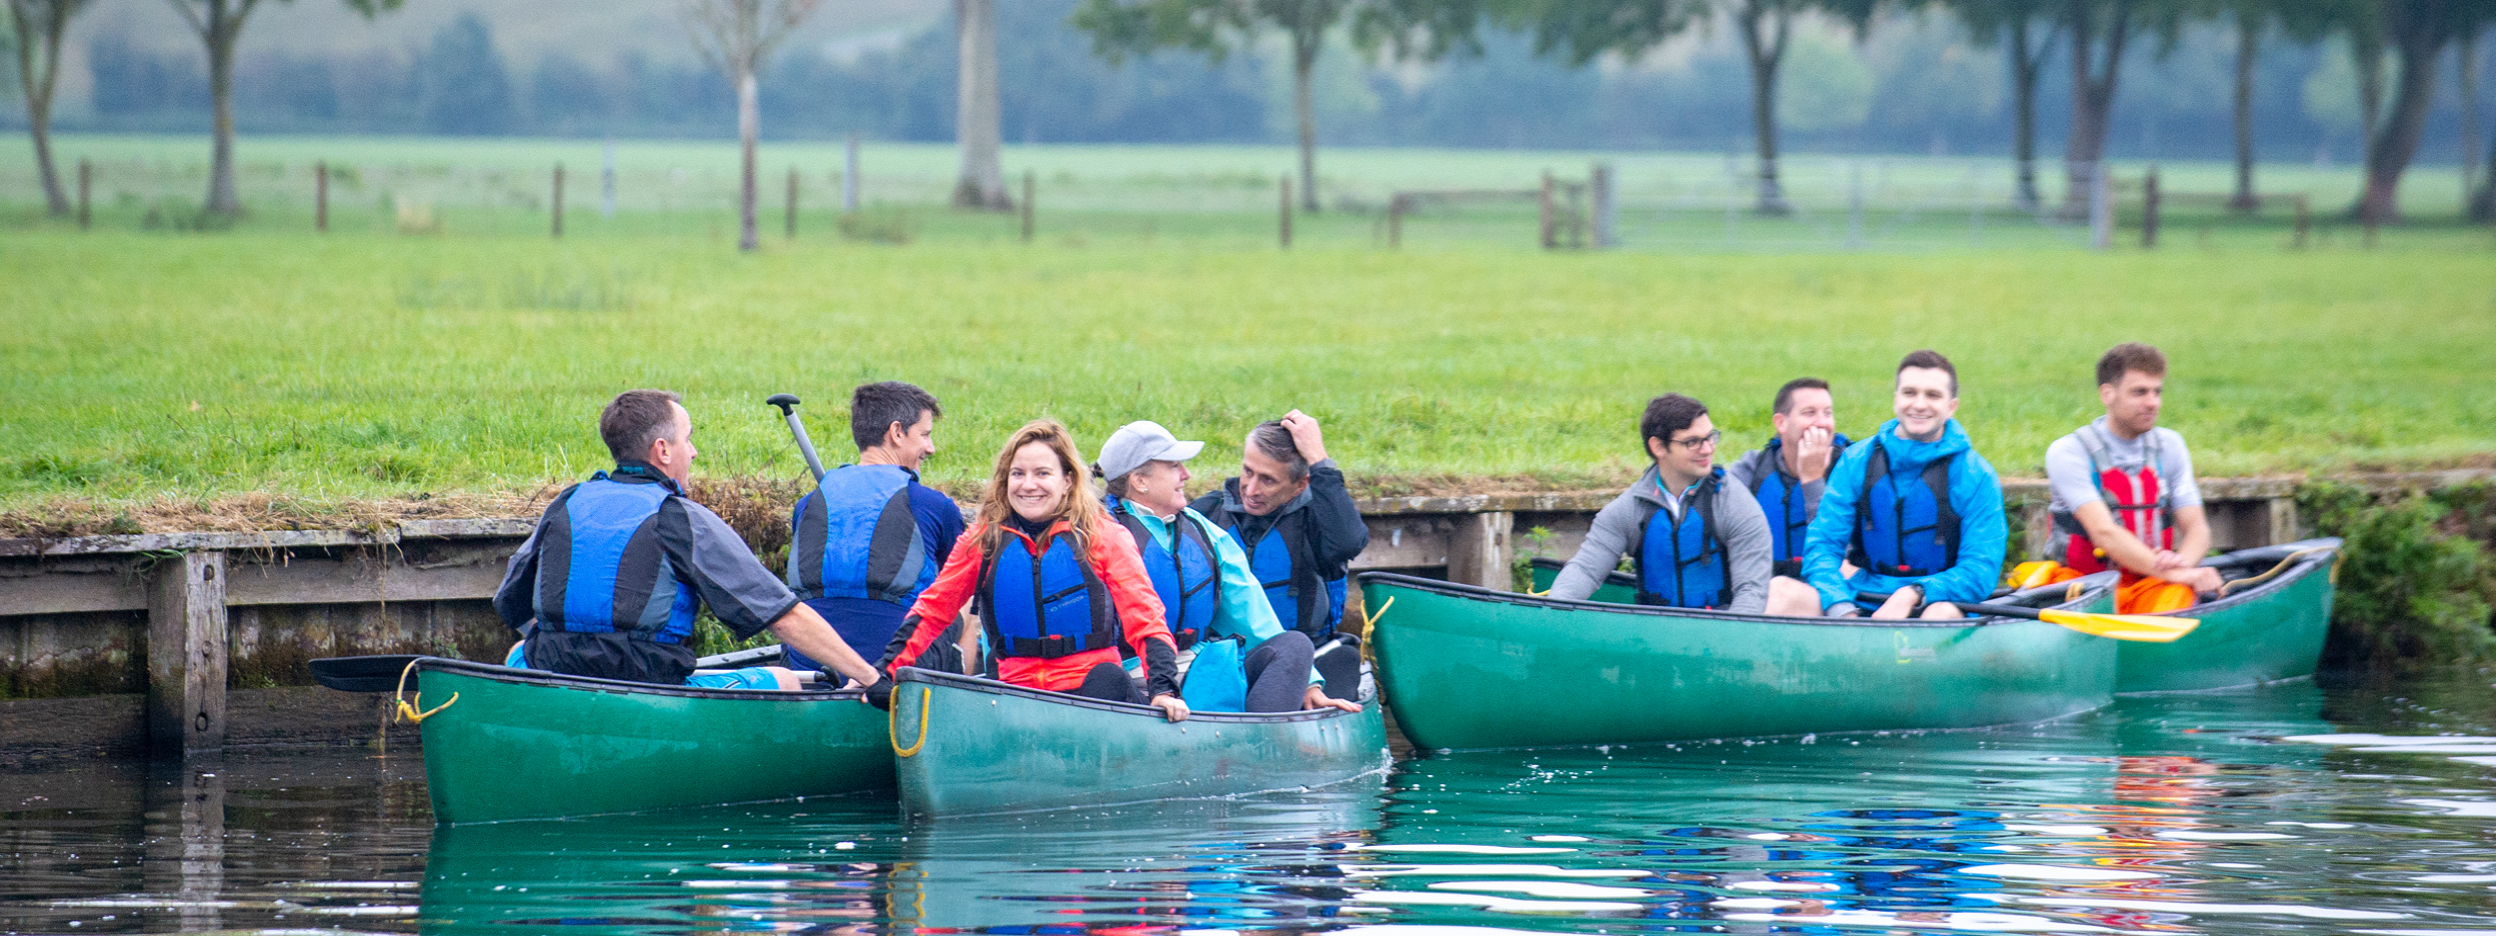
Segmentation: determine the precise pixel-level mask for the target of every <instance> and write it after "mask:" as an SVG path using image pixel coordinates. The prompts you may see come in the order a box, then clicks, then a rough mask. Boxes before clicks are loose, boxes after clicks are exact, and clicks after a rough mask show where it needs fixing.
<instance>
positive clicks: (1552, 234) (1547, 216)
mask: <svg viewBox="0 0 2496 936" xmlns="http://www.w3.org/2000/svg"><path fill="white" fill-rule="evenodd" d="M1551 186H1552V178H1551V170H1549V169H1545V170H1543V249H1544V250H1550V249H1551V248H1552V246H1553V245H1554V241H1555V239H1556V238H1557V237H1558V236H1559V232H1558V231H1557V230H1554V225H1553V220H1552V216H1551V209H1552V204H1551Z"/></svg>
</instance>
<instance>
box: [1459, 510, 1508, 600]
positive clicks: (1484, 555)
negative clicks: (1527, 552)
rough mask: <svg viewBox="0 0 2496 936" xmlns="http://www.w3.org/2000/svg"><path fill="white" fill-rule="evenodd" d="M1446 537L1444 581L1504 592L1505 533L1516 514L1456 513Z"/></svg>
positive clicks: (1506, 543) (1506, 557)
mask: <svg viewBox="0 0 2496 936" xmlns="http://www.w3.org/2000/svg"><path fill="white" fill-rule="evenodd" d="M1455 520H1456V529H1455V530H1453V531H1452V532H1451V534H1450V535H1449V536H1448V538H1447V580H1448V581H1451V582H1463V583H1465V584H1467V585H1480V586H1482V587H1484V588H1491V589H1497V590H1499V591H1508V590H1510V588H1511V587H1513V585H1514V582H1513V580H1512V579H1510V577H1509V573H1508V558H1509V534H1510V532H1512V531H1513V530H1514V528H1515V527H1516V515H1515V514H1512V513H1509V512H1507V511H1505V510H1494V511H1489V512H1485V513H1477V514H1459V515H1457V516H1456V518H1455Z"/></svg>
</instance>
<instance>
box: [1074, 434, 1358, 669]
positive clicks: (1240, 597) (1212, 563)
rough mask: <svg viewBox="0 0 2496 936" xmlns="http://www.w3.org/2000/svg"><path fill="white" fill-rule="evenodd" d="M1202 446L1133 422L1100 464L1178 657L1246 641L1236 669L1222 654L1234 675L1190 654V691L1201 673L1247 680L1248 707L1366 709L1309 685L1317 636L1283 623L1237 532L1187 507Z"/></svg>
mask: <svg viewBox="0 0 2496 936" xmlns="http://www.w3.org/2000/svg"><path fill="white" fill-rule="evenodd" d="M1204 447H1205V444H1204V443H1202V442H1182V441H1179V439H1178V438H1177V437H1175V436H1172V435H1171V434H1170V430H1168V429H1164V428H1162V426H1161V424H1160V423H1157V422H1152V421H1150V420H1145V421H1141V422H1132V423H1128V424H1126V425H1124V426H1121V427H1119V428H1118V431H1117V432H1115V433H1112V434H1111V435H1110V437H1109V441H1107V442H1104V443H1102V444H1101V458H1100V460H1099V461H1097V462H1094V463H1093V465H1092V470H1093V472H1094V473H1095V474H1098V475H1099V476H1100V477H1101V479H1102V481H1103V482H1104V483H1105V484H1107V485H1108V487H1109V497H1108V499H1107V501H1106V502H1105V504H1104V506H1106V507H1107V508H1108V509H1109V515H1110V517H1111V518H1112V519H1114V520H1117V521H1118V523H1119V524H1120V525H1122V526H1125V527H1126V528H1127V532H1128V533H1129V534H1130V535H1132V536H1134V537H1135V546H1136V549H1137V550H1138V551H1139V552H1140V553H1141V554H1142V555H1143V558H1144V568H1145V571H1147V572H1148V573H1150V574H1151V576H1152V585H1153V591H1154V593H1155V594H1157V595H1159V596H1160V597H1161V607H1162V612H1163V613H1162V620H1163V622H1164V623H1165V624H1167V625H1169V627H1170V632H1171V634H1172V636H1174V637H1175V638H1176V639H1177V641H1178V648H1179V653H1180V654H1181V655H1182V656H1183V657H1184V656H1192V655H1194V653H1195V646H1196V645H1197V644H1198V643H1199V642H1202V641H1214V640H1225V639H1229V640H1237V641H1239V642H1240V643H1239V648H1238V652H1239V653H1241V654H1244V656H1241V657H1238V658H1237V659H1238V660H1239V661H1240V662H1239V664H1238V665H1236V666H1231V665H1229V661H1230V660H1231V659H1233V657H1231V656H1230V655H1228V654H1227V653H1226V654H1222V655H1220V658H1221V659H1222V660H1223V661H1224V663H1225V666H1226V668H1227V669H1228V670H1230V671H1226V672H1223V673H1210V672H1203V671H1201V670H1202V667H1204V666H1206V665H1208V664H1207V660H1208V659H1210V658H1209V657H1199V658H1197V659H1195V661H1194V662H1193V663H1192V664H1191V663H1187V662H1186V661H1185V660H1182V665H1183V666H1185V667H1186V668H1187V674H1188V683H1187V684H1186V685H1185V686H1184V687H1183V688H1184V691H1183V694H1184V695H1186V696H1187V697H1188V698H1202V697H1201V696H1198V695H1196V693H1198V692H1199V691H1200V690H1201V688H1202V687H1200V686H1198V685H1197V684H1196V681H1197V680H1199V679H1207V680H1226V681H1228V682H1229V683H1230V684H1231V685H1232V686H1233V687H1237V686H1239V685H1243V683H1241V682H1240V680H1242V679H1244V680H1245V683H1244V685H1245V686H1246V687H1247V703H1246V709H1245V711H1250V712H1287V711H1291V710H1294V709H1302V708H1324V707H1330V706H1331V707H1334V708H1340V709H1343V710H1345V711H1350V712H1357V711H1360V710H1361V707H1360V704H1359V703H1356V702H1347V701H1343V700H1340V699H1330V698H1328V697H1327V696H1326V691H1325V690H1324V689H1323V688H1320V687H1319V686H1316V685H1311V684H1310V683H1311V681H1312V680H1314V679H1316V677H1315V675H1314V674H1313V671H1312V670H1311V669H1310V661H1311V658H1312V657H1314V656H1315V655H1316V652H1317V648H1316V646H1315V645H1313V644H1311V643H1310V642H1309V635H1307V634H1305V633H1302V632H1300V631H1296V630H1284V629H1283V627H1282V624H1280V623H1279V622H1277V621H1276V620H1275V617H1274V608H1273V605H1272V604H1271V603H1270V602H1268V601H1266V599H1265V592H1264V591H1263V590H1262V589H1260V588H1259V587H1258V583H1257V575H1256V573H1255V572H1254V571H1253V570H1251V569H1249V567H1248V553H1247V552H1246V551H1245V550H1242V549H1240V548H1239V542H1238V541H1237V540H1234V539H1232V538H1231V534H1230V533H1228V532H1225V531H1224V530H1223V529H1222V528H1220V527H1217V526H1214V525H1213V522H1212V521H1210V520H1207V519H1205V516H1204V515H1203V514H1200V513H1197V512H1196V511H1195V510H1194V509H1193V508H1190V507H1189V506H1187V481H1188V478H1189V477H1190V475H1189V474H1188V472H1187V460H1188V459H1191V458H1194V457H1196V453H1197V452H1199V451H1202V450H1203V449H1204ZM1234 691H1236V690H1235V689H1234Z"/></svg>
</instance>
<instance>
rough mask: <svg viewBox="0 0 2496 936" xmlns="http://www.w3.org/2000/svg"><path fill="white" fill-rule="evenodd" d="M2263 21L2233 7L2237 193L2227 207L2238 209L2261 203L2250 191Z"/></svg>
mask: <svg viewBox="0 0 2496 936" xmlns="http://www.w3.org/2000/svg"><path fill="white" fill-rule="evenodd" d="M2262 25H2263V24H2262V21H2261V19H2260V18H2259V17H2256V16H2255V15H2254V14H2253V13H2252V12H2250V11H2248V10H2241V9H2240V10H2237V11H2236V195H2235V197H2233V198H2230V199H2228V200H2227V207H2228V209H2229V210H2232V211H2236V212H2239V213H2250V212H2252V211H2254V210H2256V209H2259V208H2261V207H2262V199H2261V198H2260V197H2259V196H2257V195H2255V194H2254V193H2253V61H2254V58H2255V57H2256V56H2258V55H2259V54H2260V53H2261V50H2262Z"/></svg>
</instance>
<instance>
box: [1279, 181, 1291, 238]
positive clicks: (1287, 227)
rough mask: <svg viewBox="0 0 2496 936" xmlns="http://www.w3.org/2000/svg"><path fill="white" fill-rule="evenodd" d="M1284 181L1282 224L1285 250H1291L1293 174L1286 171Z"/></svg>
mask: <svg viewBox="0 0 2496 936" xmlns="http://www.w3.org/2000/svg"><path fill="white" fill-rule="evenodd" d="M1282 181H1283V186H1282V193H1283V195H1282V209H1281V210H1282V219H1283V220H1282V225H1283V226H1282V235H1283V249H1284V250H1290V249H1291V175H1290V174H1289V173H1285V174H1284V175H1283V179H1282Z"/></svg>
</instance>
